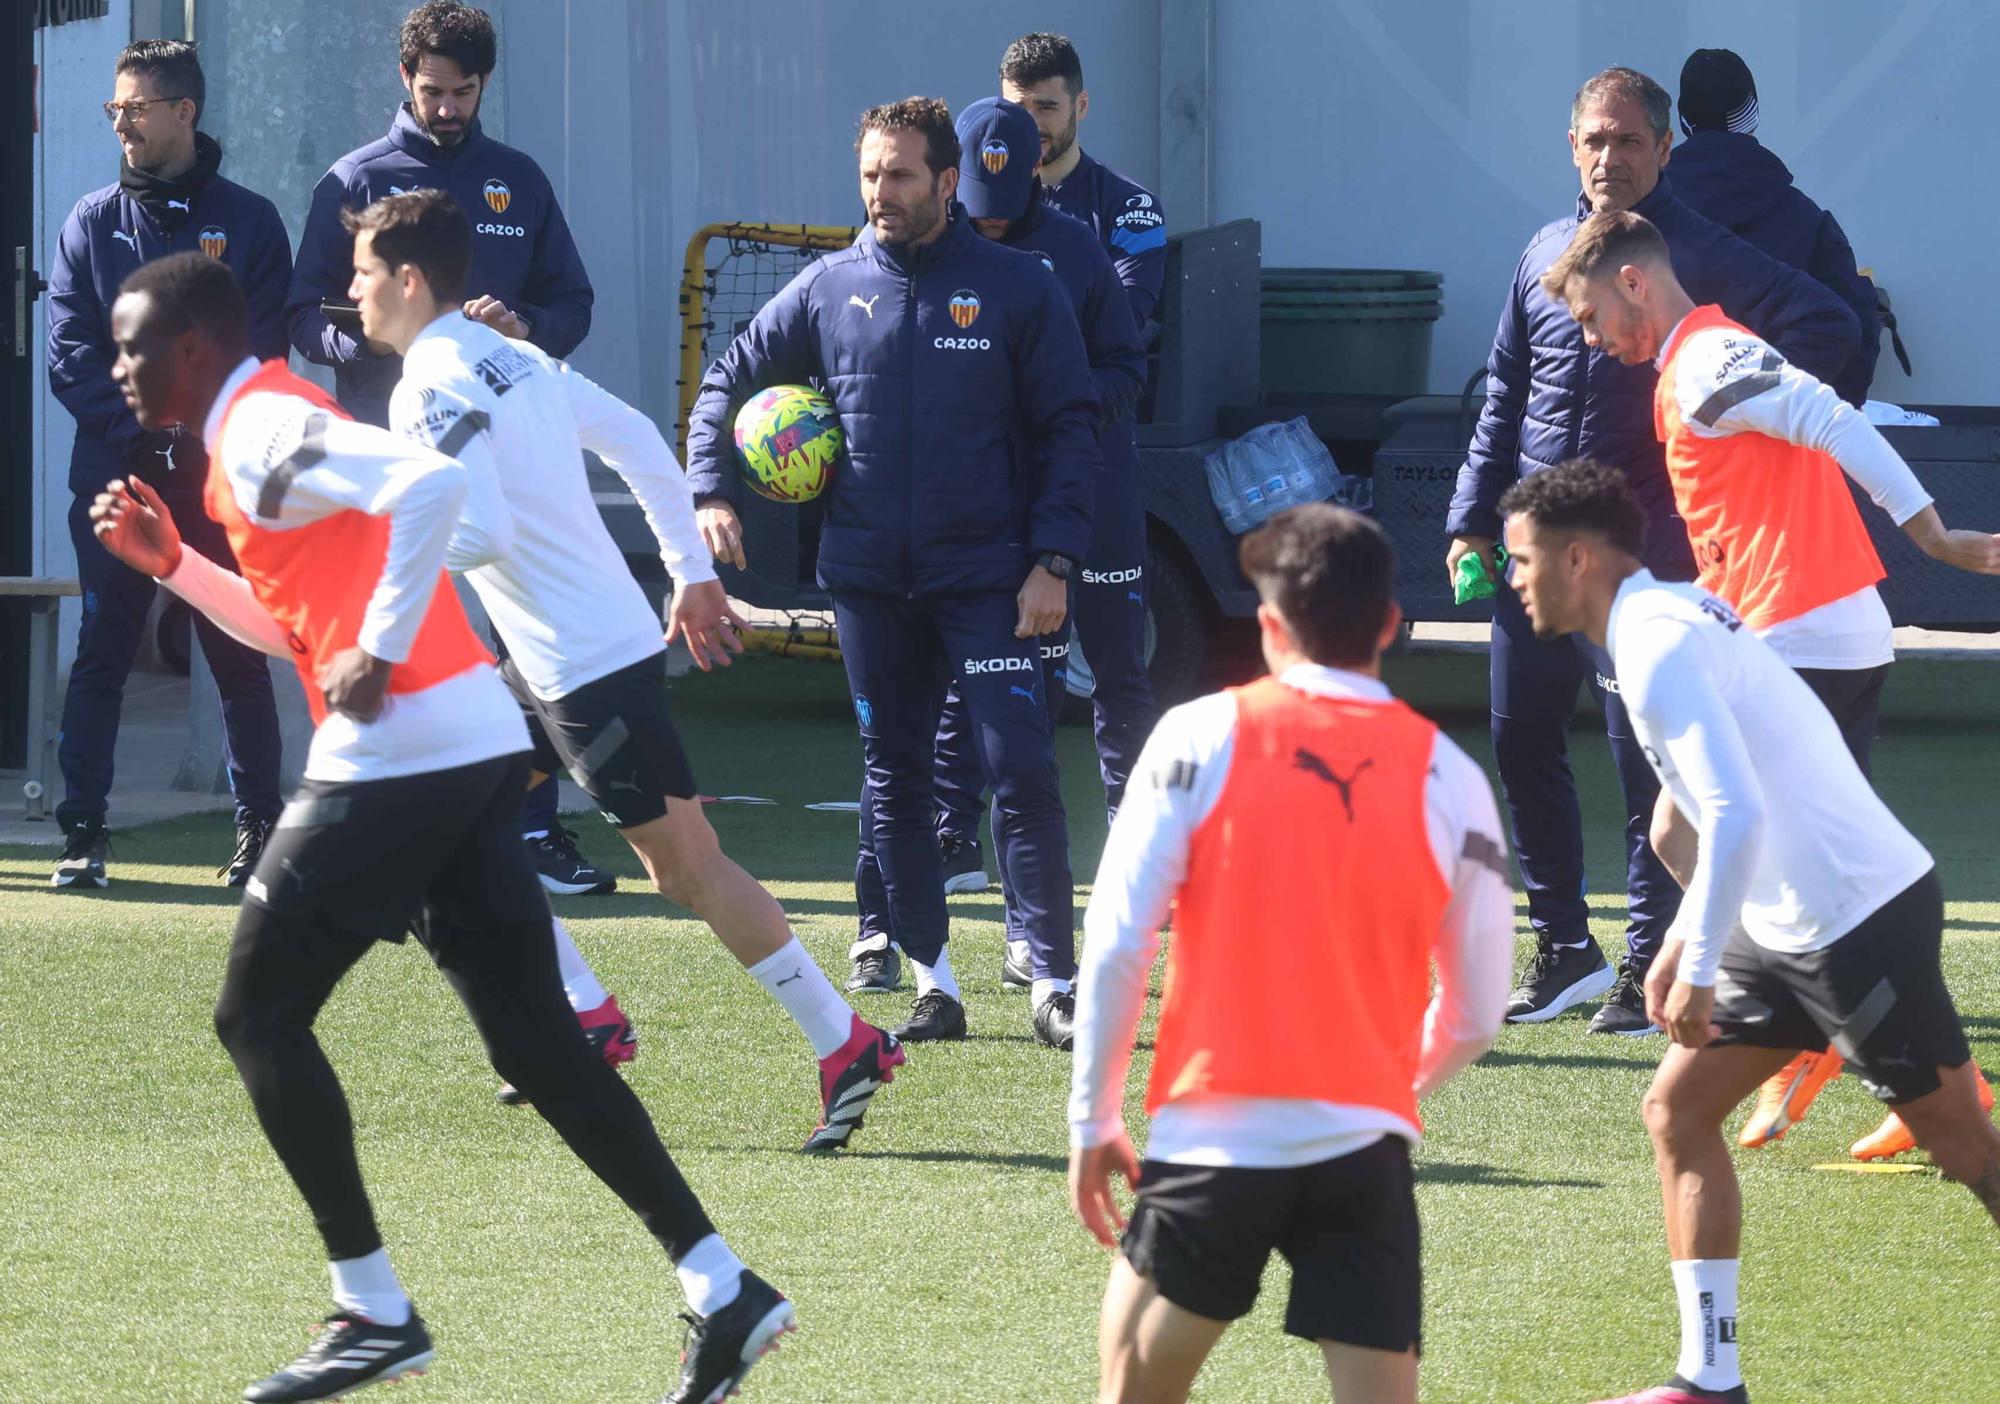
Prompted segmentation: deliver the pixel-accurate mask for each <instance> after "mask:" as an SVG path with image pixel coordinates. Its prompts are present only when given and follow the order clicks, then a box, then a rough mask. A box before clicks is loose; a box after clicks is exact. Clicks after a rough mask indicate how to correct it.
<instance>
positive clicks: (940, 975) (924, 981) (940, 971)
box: [905, 947, 958, 999]
mask: <svg viewBox="0 0 2000 1404" xmlns="http://www.w3.org/2000/svg"><path fill="white" fill-rule="evenodd" d="M905 954H907V952H905ZM910 964H911V965H914V966H915V967H916V968H917V994H918V995H919V996H923V995H927V994H929V993H930V992H931V991H932V990H943V991H944V992H945V993H946V994H948V995H950V996H951V997H952V998H953V999H957V998H958V980H957V978H956V977H955V976H954V975H953V974H952V973H951V952H950V951H948V950H946V949H944V948H943V947H939V948H938V958H937V964H936V965H925V964H924V963H923V962H922V961H920V960H918V959H917V958H916V957H915V956H910Z"/></svg>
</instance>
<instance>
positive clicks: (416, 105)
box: [410, 93, 486, 146]
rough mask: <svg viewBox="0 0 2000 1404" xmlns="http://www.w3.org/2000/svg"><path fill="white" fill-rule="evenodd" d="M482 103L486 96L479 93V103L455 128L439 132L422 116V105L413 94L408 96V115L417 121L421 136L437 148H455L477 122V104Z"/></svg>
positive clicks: (473, 106)
mask: <svg viewBox="0 0 2000 1404" xmlns="http://www.w3.org/2000/svg"><path fill="white" fill-rule="evenodd" d="M484 101H486V95H485V94H484V93H481V94H480V95H479V102H475V103H474V104H473V105H472V111H470V112H468V113H467V114H466V115H465V116H464V117H462V118H460V119H459V123H458V125H457V126H456V127H453V128H449V129H447V130H445V131H439V130H438V129H437V128H435V127H433V126H432V125H431V120H430V118H428V117H426V116H425V115H424V108H423V104H422V103H420V102H418V101H417V95H416V94H415V93H412V94H410V115H411V116H412V117H415V118H416V119H417V126H418V127H419V128H421V129H422V131H423V134H424V135H425V136H427V137H429V138H430V139H431V140H432V141H434V142H436V143H437V144H438V145H439V146H457V145H458V144H459V143H460V142H462V141H464V140H465V137H466V133H468V132H470V131H471V130H472V124H473V123H474V122H476V121H478V120H479V103H481V102H484Z"/></svg>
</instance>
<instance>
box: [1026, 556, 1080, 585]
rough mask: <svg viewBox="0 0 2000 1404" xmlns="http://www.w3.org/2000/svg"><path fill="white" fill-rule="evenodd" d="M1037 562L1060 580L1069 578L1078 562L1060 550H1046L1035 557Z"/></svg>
mask: <svg viewBox="0 0 2000 1404" xmlns="http://www.w3.org/2000/svg"><path fill="white" fill-rule="evenodd" d="M1035 564H1036V565H1038V566H1040V567H1041V568H1042V569H1043V570H1045V571H1047V572H1048V573H1049V574H1050V575H1053V576H1054V577H1055V578H1056V579H1058V580H1067V579H1069V573H1070V572H1071V571H1072V570H1074V569H1075V568H1076V562H1075V561H1073V560H1071V559H1070V558H1069V557H1068V556H1065V555H1064V554H1063V553H1062V552H1060V551H1044V552H1042V554H1041V555H1039V556H1037V557H1035Z"/></svg>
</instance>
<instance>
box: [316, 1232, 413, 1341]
mask: <svg viewBox="0 0 2000 1404" xmlns="http://www.w3.org/2000/svg"><path fill="white" fill-rule="evenodd" d="M327 1267H328V1268H330V1269H331V1270H332V1272H333V1304H334V1305H335V1306H337V1307H339V1308H340V1309H341V1310H342V1311H351V1312H353V1313H354V1314H355V1315H356V1316H361V1317H366V1318H367V1319H368V1320H370V1321H373V1322H374V1323H375V1324H376V1325H378V1326H407V1325H409V1324H410V1294H409V1293H408V1292H405V1291H404V1290H403V1284H402V1282H401V1281H399V1280H398V1279H397V1277H396V1270H395V1269H394V1268H392V1267H390V1266H389V1250H388V1249H387V1248H377V1249H376V1250H375V1251H374V1252H372V1253H370V1254H368V1255H367V1256H366V1257H363V1258H336V1259H334V1260H333V1261H332V1262H330V1263H328V1264H327Z"/></svg>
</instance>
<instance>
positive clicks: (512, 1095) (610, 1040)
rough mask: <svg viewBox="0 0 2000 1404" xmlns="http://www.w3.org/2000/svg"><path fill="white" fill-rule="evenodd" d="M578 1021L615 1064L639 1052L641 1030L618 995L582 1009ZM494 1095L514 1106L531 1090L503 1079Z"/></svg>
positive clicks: (594, 1045)
mask: <svg viewBox="0 0 2000 1404" xmlns="http://www.w3.org/2000/svg"><path fill="white" fill-rule="evenodd" d="M576 1021H577V1022H578V1023H579V1024H581V1025H583V1036H584V1038H585V1039H587V1040H588V1041H589V1043H590V1046H591V1047H592V1048H594V1049H596V1050H597V1056H598V1057H600V1058H602V1059H604V1061H605V1062H607V1063H609V1064H610V1065H611V1066H612V1067H614V1068H615V1067H617V1066H618V1065H619V1064H620V1063H629V1062H631V1061H632V1060H633V1059H634V1058H636V1057H638V1056H639V1035H638V1032H637V1031H636V1030H635V1029H633V1027H632V1021H631V1020H630V1019H627V1018H626V1017H625V1011H624V1010H622V1009H620V1008H619V1007H618V996H616V995H607V996H605V999H604V1003H602V1004H600V1005H598V1006H597V1007H596V1008H595V1009H585V1010H581V1011H579V1012H578V1014H577V1016H576ZM493 1095H494V1096H496V1097H498V1098H499V1099H500V1100H501V1102H503V1103H504V1104H506V1105H507V1106H510V1107H524V1106H526V1105H527V1104H528V1094H527V1093H525V1092H523V1091H522V1090H521V1089H520V1088H518V1087H516V1086H514V1084H513V1083H511V1082H503V1083H501V1084H500V1090H499V1091H498V1092H496V1093H494V1094H493Z"/></svg>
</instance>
